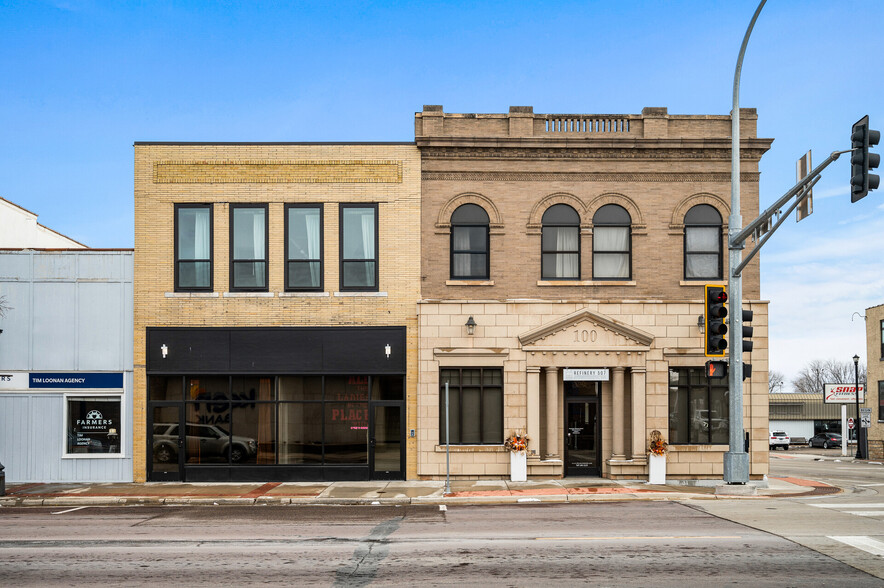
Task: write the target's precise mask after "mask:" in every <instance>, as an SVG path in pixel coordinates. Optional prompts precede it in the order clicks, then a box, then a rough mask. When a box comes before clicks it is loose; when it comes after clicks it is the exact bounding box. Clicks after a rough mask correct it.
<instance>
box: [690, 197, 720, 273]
mask: <svg viewBox="0 0 884 588" xmlns="http://www.w3.org/2000/svg"><path fill="white" fill-rule="evenodd" d="M721 261H722V260H721V215H720V214H719V213H718V211H717V210H716V209H715V207H713V206H710V205H708V204H698V205H696V206H694V207H692V208H691V209H690V210H688V212H687V214H685V215H684V277H685V279H686V280H702V279H721V273H722V263H721Z"/></svg>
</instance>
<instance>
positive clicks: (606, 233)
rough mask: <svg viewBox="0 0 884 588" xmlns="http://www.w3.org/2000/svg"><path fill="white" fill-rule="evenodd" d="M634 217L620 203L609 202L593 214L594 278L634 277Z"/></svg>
mask: <svg viewBox="0 0 884 588" xmlns="http://www.w3.org/2000/svg"><path fill="white" fill-rule="evenodd" d="M631 225H632V217H630V216H629V213H628V212H626V209H625V208H623V207H622V206H618V205H617V204H606V205H604V206H602V207H601V208H599V209H598V210H597V211H596V213H595V215H594V216H593V217H592V278H593V279H594V280H628V279H630V278H631V277H632V235H631V232H630V226H631Z"/></svg>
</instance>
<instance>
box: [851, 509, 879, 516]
mask: <svg viewBox="0 0 884 588" xmlns="http://www.w3.org/2000/svg"><path fill="white" fill-rule="evenodd" d="M841 512H843V513H846V514H852V515H856V516H858V517H884V510H842V511H841Z"/></svg>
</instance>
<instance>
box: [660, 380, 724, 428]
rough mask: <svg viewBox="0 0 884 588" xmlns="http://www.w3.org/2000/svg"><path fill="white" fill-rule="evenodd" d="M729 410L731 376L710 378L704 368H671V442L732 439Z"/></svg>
mask: <svg viewBox="0 0 884 588" xmlns="http://www.w3.org/2000/svg"><path fill="white" fill-rule="evenodd" d="M718 382H721V383H720V384H719V383H718ZM729 413H730V411H729V407H728V388H727V380H707V379H706V375H705V372H704V370H703V368H674V369H670V370H669V442H670V443H676V444H691V443H695V444H697V443H699V444H709V443H718V444H726V443H728V441H729V439H728V418H729Z"/></svg>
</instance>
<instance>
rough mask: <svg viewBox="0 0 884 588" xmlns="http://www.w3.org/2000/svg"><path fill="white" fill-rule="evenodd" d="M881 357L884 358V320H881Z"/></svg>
mask: <svg viewBox="0 0 884 588" xmlns="http://www.w3.org/2000/svg"><path fill="white" fill-rule="evenodd" d="M881 359H884V321H881Z"/></svg>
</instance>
